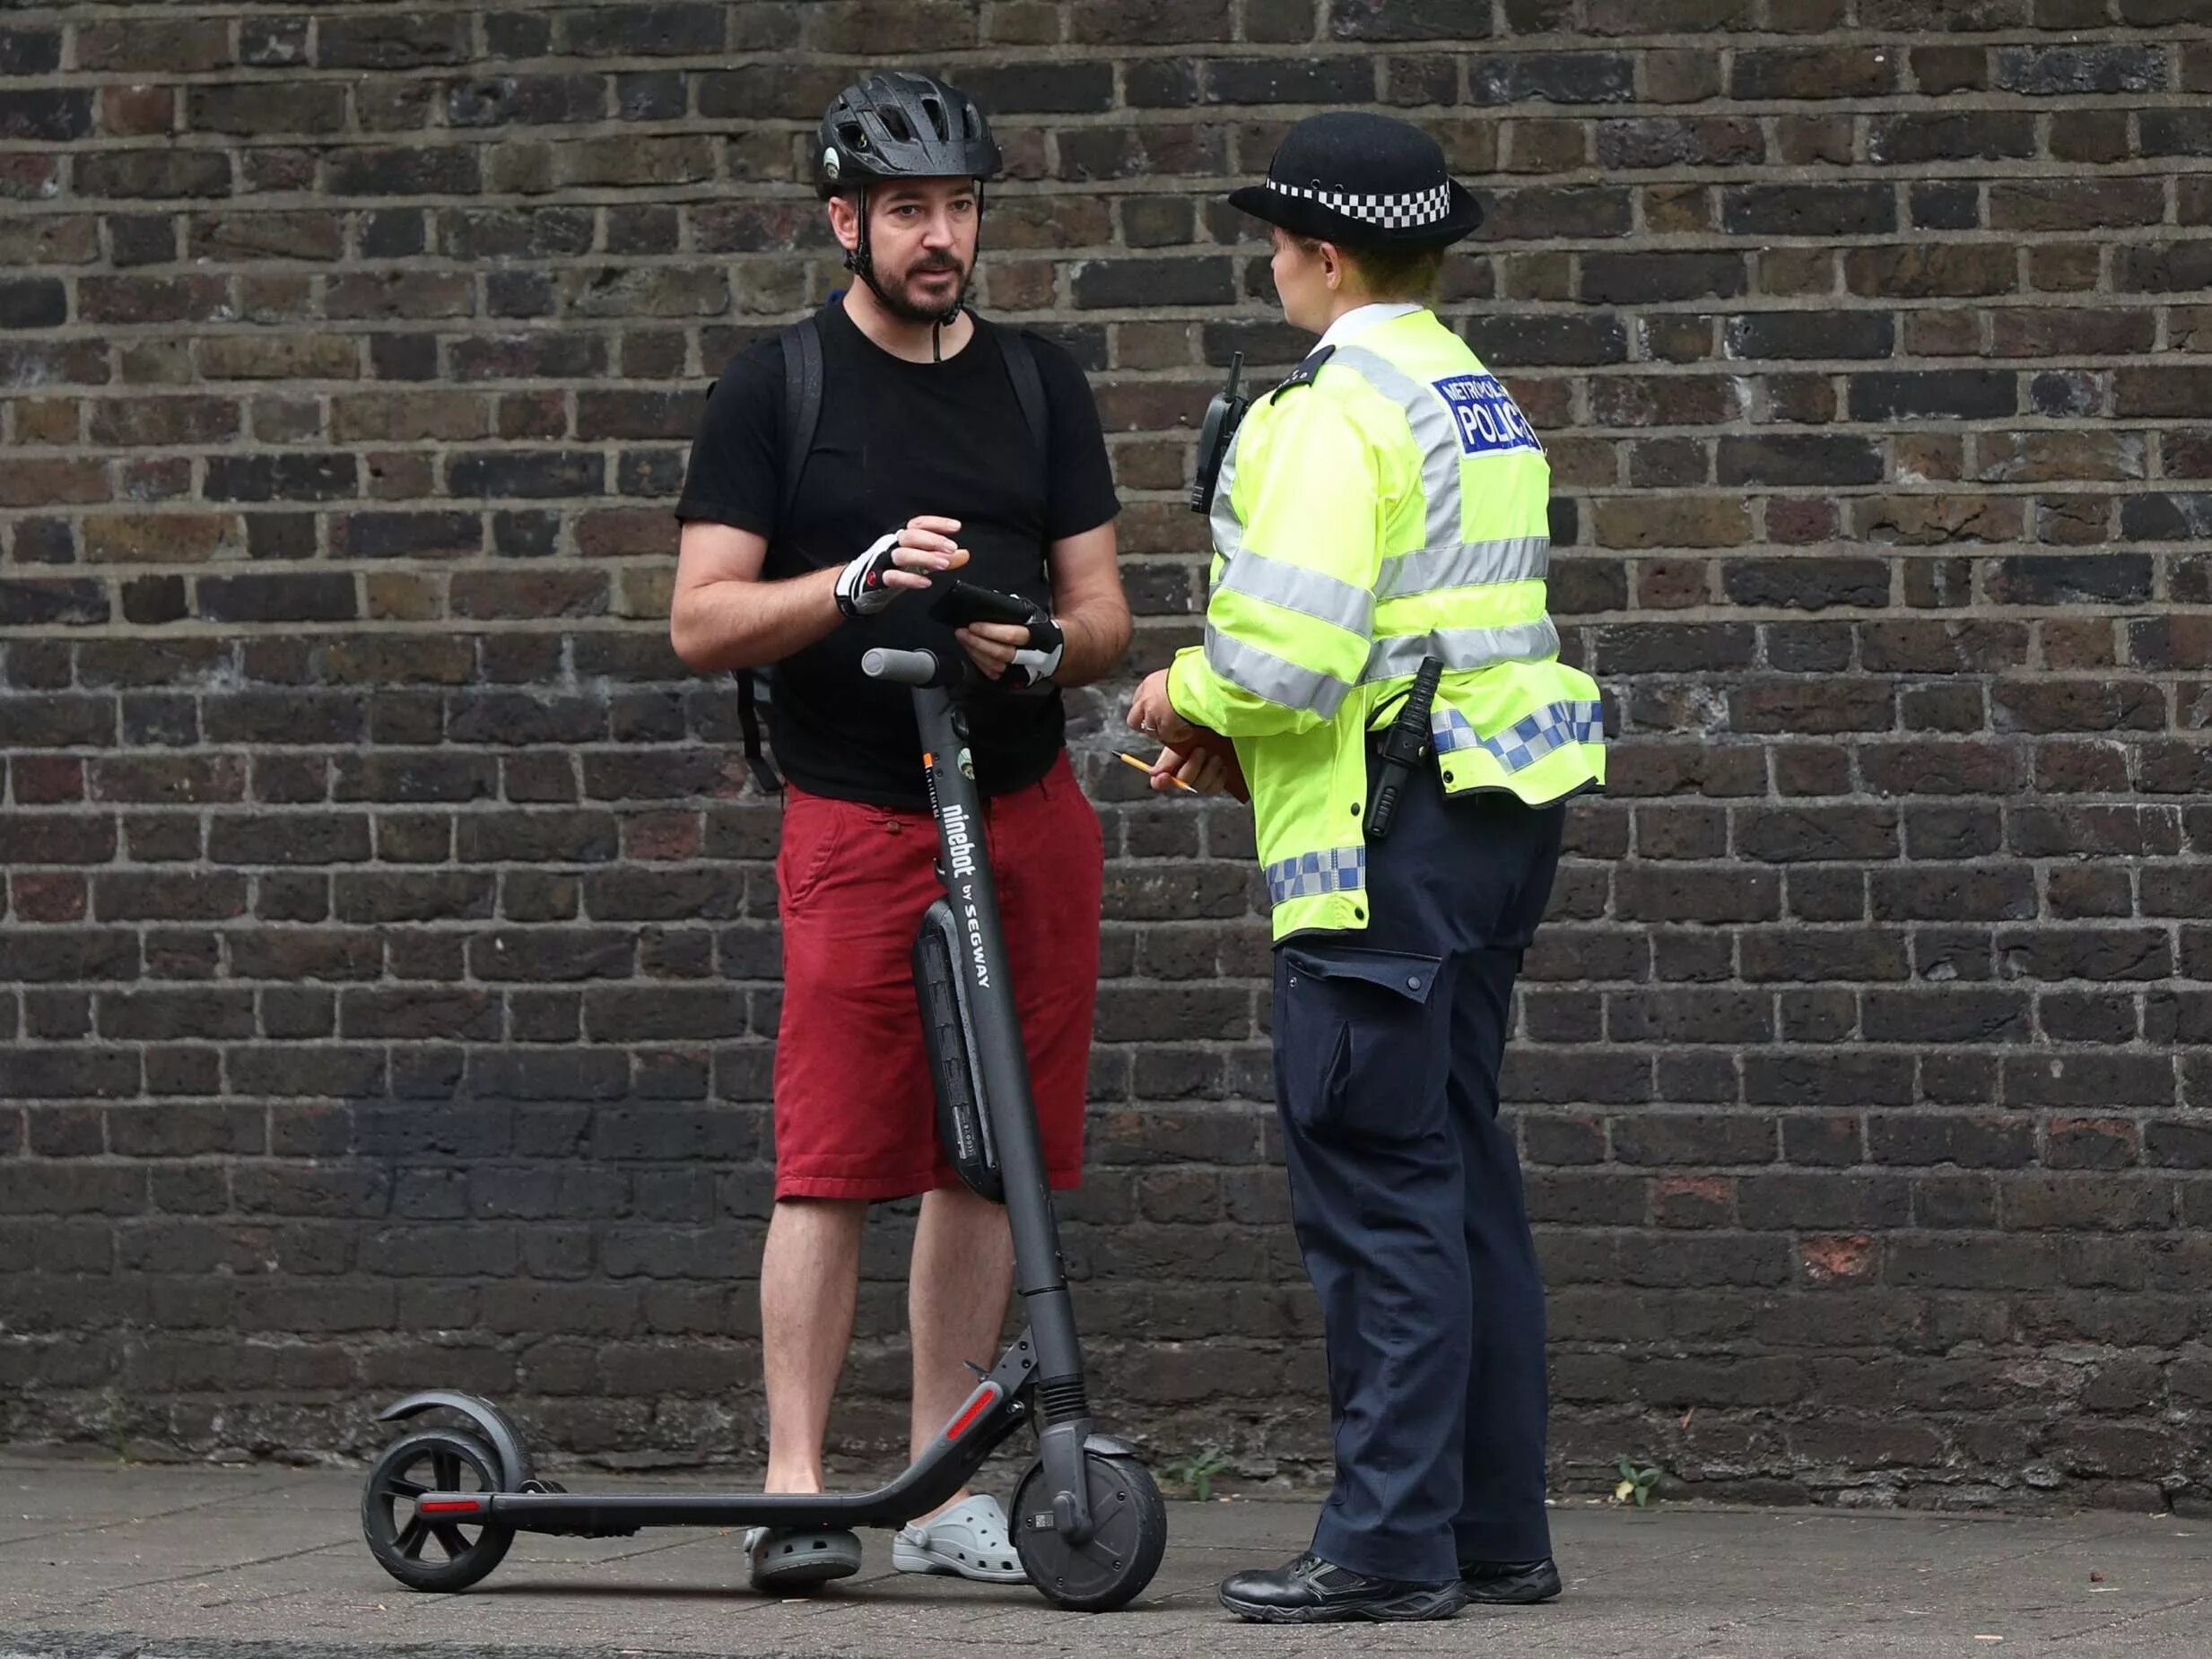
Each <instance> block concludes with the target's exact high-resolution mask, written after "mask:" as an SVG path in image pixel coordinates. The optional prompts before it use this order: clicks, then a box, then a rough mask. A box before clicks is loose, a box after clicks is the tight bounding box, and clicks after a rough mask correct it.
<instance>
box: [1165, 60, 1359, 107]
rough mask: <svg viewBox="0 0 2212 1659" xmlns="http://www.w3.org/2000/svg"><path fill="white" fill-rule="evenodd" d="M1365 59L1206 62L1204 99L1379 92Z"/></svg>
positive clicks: (1272, 99)
mask: <svg viewBox="0 0 2212 1659" xmlns="http://www.w3.org/2000/svg"><path fill="white" fill-rule="evenodd" d="M1374 83H1375V77H1374V69H1373V67H1372V65H1370V64H1368V63H1367V62H1366V60H1365V59H1363V58H1359V57H1348V58H1327V57H1319V58H1293V57H1250V58H1230V59H1216V60H1215V61H1213V62H1211V63H1208V64H1206V65H1205V68H1204V77H1203V86H1202V91H1201V101H1203V102H1206V103H1209V104H1314V103H1320V104H1336V103H1350V102H1359V101H1364V100H1369V99H1372V97H1373V95H1374Z"/></svg>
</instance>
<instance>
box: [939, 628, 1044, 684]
mask: <svg viewBox="0 0 2212 1659" xmlns="http://www.w3.org/2000/svg"><path fill="white" fill-rule="evenodd" d="M953 638H955V639H957V640H959V641H960V643H961V645H962V647H963V648H964V649H965V650H966V651H967V653H968V659H969V660H970V661H971V662H972V663H973V664H975V665H976V666H977V667H978V668H980V669H981V670H982V671H983V672H984V673H987V674H988V675H989V676H990V677H991V678H992V679H994V680H996V679H997V678H998V676H999V675H1001V674H1003V673H1006V667H1007V665H1008V664H1011V663H1012V662H1013V661H1014V654H1015V652H1016V651H1018V650H1020V649H1021V648H1022V647H1023V646H1025V645H1027V644H1028V643H1029V625H1028V624H1027V623H1025V622H971V623H969V624H968V625H967V627H965V628H955V629H954V630H953Z"/></svg>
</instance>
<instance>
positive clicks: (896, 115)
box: [875, 105, 914, 144]
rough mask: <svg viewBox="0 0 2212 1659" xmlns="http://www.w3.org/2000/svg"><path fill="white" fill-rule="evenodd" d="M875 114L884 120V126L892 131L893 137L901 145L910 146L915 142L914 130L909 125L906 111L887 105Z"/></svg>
mask: <svg viewBox="0 0 2212 1659" xmlns="http://www.w3.org/2000/svg"><path fill="white" fill-rule="evenodd" d="M875 113H876V114H877V115H878V116H880V117H882V118H883V123H884V126H886V127H888V128H890V129H891V135H892V136H893V138H895V139H897V140H898V141H899V142H900V143H902V144H910V143H913V142H914V129H913V128H912V127H911V126H909V125H908V124H907V119H906V111H905V110H903V109H893V108H891V107H890V106H888V105H886V106H884V108H882V109H878V110H877V111H876V112H875Z"/></svg>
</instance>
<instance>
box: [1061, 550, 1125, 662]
mask: <svg viewBox="0 0 2212 1659" xmlns="http://www.w3.org/2000/svg"><path fill="white" fill-rule="evenodd" d="M1116 549H1117V542H1116V538H1115V535H1114V526H1113V521H1112V520H1111V519H1109V520H1108V521H1107V522H1106V523H1104V524H1102V525H1099V526H1098V528H1097V529H1095V530H1085V531H1084V532H1083V534H1080V535H1071V536H1065V537H1063V538H1062V539H1061V540H1059V541H1057V542H1055V543H1052V552H1050V553H1049V555H1048V556H1047V559H1046V564H1047V568H1048V569H1049V570H1050V572H1051V576H1052V611H1053V614H1054V615H1055V616H1057V617H1058V619H1059V623H1060V632H1061V633H1063V634H1064V635H1066V636H1067V655H1066V656H1063V657H1061V658H1060V672H1059V673H1058V674H1056V675H1054V676H1053V677H1054V678H1055V679H1056V680H1058V682H1059V683H1060V684H1062V685H1089V684H1090V683H1091V682H1093V681H1094V680H1102V679H1104V678H1105V677H1106V676H1107V675H1108V674H1109V673H1112V672H1113V667H1114V664H1117V663H1119V661H1120V660H1121V656H1122V653H1123V652H1125V651H1127V650H1128V648H1129V601H1128V595H1125V594H1124V593H1123V592H1122V591H1121V570H1120V567H1119V564H1118V563H1117V562H1116V557H1117V552H1116Z"/></svg>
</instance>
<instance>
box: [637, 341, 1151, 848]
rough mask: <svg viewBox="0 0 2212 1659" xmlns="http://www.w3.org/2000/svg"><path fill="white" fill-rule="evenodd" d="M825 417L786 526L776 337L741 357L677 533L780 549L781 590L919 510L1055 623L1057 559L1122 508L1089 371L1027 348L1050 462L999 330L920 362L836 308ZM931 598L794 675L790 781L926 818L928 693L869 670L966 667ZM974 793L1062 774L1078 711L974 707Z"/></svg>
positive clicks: (717, 392) (825, 349)
mask: <svg viewBox="0 0 2212 1659" xmlns="http://www.w3.org/2000/svg"><path fill="white" fill-rule="evenodd" d="M819 320H820V324H821V331H822V369H823V394H822V416H821V420H820V421H819V423H818V424H817V425H816V427H815V429H814V447H812V448H811V449H810V450H809V451H808V452H807V455H808V459H807V462H806V470H805V471H804V473H801V475H800V482H799V491H798V497H797V499H796V500H795V501H794V502H793V503H792V508H791V517H790V522H789V523H788V524H786V525H778V524H777V522H776V517H777V509H778V507H779V503H780V502H781V500H782V474H783V466H784V445H785V439H784V421H785V410H784V378H783V351H782V347H781V344H780V343H779V341H778V340H777V339H776V338H775V337H774V336H772V335H771V336H770V337H769V338H768V339H765V340H762V341H760V342H758V343H755V344H753V345H752V346H750V347H748V348H747V349H746V350H745V351H744V352H740V353H739V354H738V355H737V356H736V357H735V358H733V359H732V360H730V363H729V366H728V367H727V369H724V370H723V371H722V378H720V379H719V380H718V382H717V383H716V384H715V387H714V389H713V390H712V391H711V392H710V393H709V395H708V398H707V406H706V413H705V414H704V416H703V417H702V419H701V422H700V429H699V435H698V436H697V437H696V438H695V439H693V440H692V458H691V468H690V471H689V472H688V473H686V474H685V476H684V495H683V498H682V499H681V500H679V501H678V502H677V504H676V509H675V510H676V517H678V518H684V519H691V518H703V519H708V520H710V521H711V522H713V523H716V524H726V525H736V527H737V528H738V529H740V530H750V531H752V532H753V533H754V534H758V535H763V536H766V537H768V540H769V545H768V555H767V559H766V560H765V562H764V564H763V567H762V576H763V577H764V578H768V579H771V580H774V579H778V578H788V577H794V576H803V575H805V574H806V572H808V571H809V570H818V569H823V567H825V566H832V565H843V564H845V563H847V562H848V561H849V560H851V559H852V557H853V556H854V555H855V554H856V553H858V552H861V550H863V549H864V548H866V547H867V546H868V544H869V543H872V542H874V541H875V539H876V538H877V537H879V536H881V535H883V534H884V533H885V532H886V531H890V530H895V529H897V528H898V527H899V526H900V525H903V524H905V523H906V521H907V520H908V519H910V518H912V517H915V516H916V515H918V514H921V513H937V514H942V515H943V516H945V517H948V518H957V519H958V520H960V524H961V529H960V533H959V534H958V536H957V537H955V538H954V539H955V540H956V541H957V542H958V543H960V545H962V547H965V548H966V549H967V550H968V552H969V554H970V558H969V561H968V563H967V564H966V565H964V566H962V568H961V569H960V570H959V571H958V572H957V573H956V574H957V575H958V576H959V577H960V578H962V579H963V580H966V581H970V582H973V583H975V584H977V585H978V586H984V587H995V588H998V589H1001V590H1003V591H1006V592H1009V593H1018V594H1021V595H1024V596H1026V597H1028V598H1030V599H1033V600H1035V601H1036V602H1037V603H1038V604H1042V605H1046V606H1048V607H1049V605H1050V604H1051V603H1052V584H1051V579H1050V577H1049V573H1048V571H1047V569H1046V564H1045V554H1046V552H1047V551H1048V550H1049V547H1050V546H1051V544H1052V543H1054V542H1056V541H1058V540H1059V539H1060V538H1062V537H1064V536H1070V535H1077V534H1082V533H1083V532H1084V531H1085V530H1093V529H1096V528H1097V527H1098V526H1099V525H1102V524H1104V523H1106V522H1107V521H1108V520H1109V519H1110V518H1112V517H1114V515H1115V514H1116V513H1117V512H1119V510H1120V508H1119V501H1118V499H1116V497H1115V494H1114V485H1113V474H1112V471H1111V468H1110V465H1108V462H1107V458H1106V444H1105V439H1103V437H1102V435H1101V433H1100V430H1099V421H1098V410H1097V408H1096V406H1095V405H1094V404H1093V403H1092V400H1091V388H1090V386H1089V384H1088V383H1087V382H1086V381H1085V380H1084V376H1083V370H1082V369H1081V368H1080V367H1079V366H1078V365H1077V364H1076V360H1075V359H1073V358H1072V357H1070V356H1069V355H1068V354H1067V352H1064V351H1062V350H1061V349H1060V348H1059V347H1058V346H1056V345H1054V344H1052V343H1050V342H1049V341H1045V340H1041V339H1039V338H1037V337H1036V336H1035V335H1033V334H1032V335H1031V336H1030V337H1029V344H1030V346H1031V349H1032V354H1033V355H1034V356H1035V358H1036V360H1037V371H1038V376H1039V378H1041V380H1042V381H1043V382H1044V394H1045V403H1046V406H1047V409H1048V412H1049V419H1048V421H1047V427H1048V432H1049V444H1048V447H1049V450H1050V454H1049V456H1046V457H1045V459H1044V461H1043V464H1040V462H1039V459H1038V456H1037V446H1036V440H1035V439H1033V438H1032V436H1031V433H1030V427H1029V422H1028V421H1027V420H1026V419H1024V418H1023V413H1022V405H1021V402H1020V400H1019V398H1018V396H1017V395H1016V394H1015V389H1014V381H1013V378H1011V376H1010V375H1009V374H1008V372H1007V369H1006V359H1005V356H1004V355H1003V353H1002V352H1000V350H999V344H998V339H997V332H996V331H995V330H994V329H993V328H992V326H990V325H989V324H988V323H986V322H984V321H982V319H980V318H978V319H976V326H975V334H974V337H973V338H972V339H971V340H970V341H969V343H968V344H967V345H966V347H965V348H963V349H962V351H961V352H958V353H957V354H956V355H954V356H953V357H950V358H947V359H945V360H944V361H943V362H931V363H910V362H908V361H906V360H904V359H902V358H898V357H894V356H893V355H892V354H891V353H890V352H886V351H884V349H883V348H882V347H881V346H878V345H877V344H876V343H875V342H874V341H872V340H870V339H869V338H868V337H867V335H866V334H862V333H861V332H860V330H859V328H858V326H855V324H854V323H853V321H852V319H851V318H849V317H847V316H846V315H845V310H844V308H843V306H842V305H840V303H839V302H838V300H836V299H834V298H832V300H831V301H830V303H829V304H828V305H827V306H825V307H824V308H823V311H822V313H821V317H820V319H819ZM932 597H933V595H932V594H927V593H919V592H916V593H910V594H907V595H902V596H901V597H900V598H899V599H898V600H897V601H896V602H894V603H893V604H892V605H891V606H890V607H889V608H888V609H886V610H885V611H884V612H881V613H880V614H878V615H875V616H867V617H857V618H853V619H851V620H849V621H846V622H844V623H843V624H842V625H840V627H838V628H837V629H835V630H833V631H832V632H831V633H830V634H829V635H828V636H827V637H826V638H823V639H821V640H819V641H817V642H816V643H815V644H814V645H811V646H808V647H806V649H804V650H802V651H799V652H797V654H796V655H794V656H788V657H786V658H785V659H784V660H783V661H782V662H780V663H779V664H776V671H775V681H774V686H775V695H774V697H773V699H772V700H771V705H770V717H769V731H770V734H771V742H772V743H773V744H774V747H775V751H776V759H777V761H778V762H779V764H780V765H781V766H782V768H783V769H784V771H785V773H786V774H787V775H788V777H790V779H791V781H792V782H794V783H796V784H797V785H798V786H799V787H800V788H802V789H806V790H810V791H812V792H814V794H816V795H832V796H835V797H837V798H839V799H840V800H848V801H865V802H868V803H873V804H876V805H883V806H901V807H919V806H924V805H926V804H927V790H926V788H925V786H924V783H923V778H922V758H921V745H920V738H919V734H918V732H917V731H916V729H915V725H914V710H913V704H912V701H911V696H910V693H909V692H908V691H907V690H906V689H905V688H904V687H902V686H896V685H885V684H883V683H880V682H876V681H874V680H871V679H869V678H868V677H867V675H866V674H864V673H861V671H860V658H861V656H862V654H863V653H864V652H866V651H867V649H868V647H871V646H879V645H880V646H895V647H903V648H907V649H914V648H919V647H927V648H929V649H931V650H936V651H939V652H951V653H954V654H961V647H960V642H959V641H958V640H957V639H955V638H954V637H953V630H951V629H949V628H947V627H945V626H944V625H943V624H942V623H939V622H935V621H931V620H930V619H929V615H928V609H929V604H930V601H931V599H932ZM969 721H970V730H971V740H970V747H971V750H972V751H973V753H974V756H975V768H976V783H977V786H979V787H980V788H981V789H982V790H983V791H984V792H985V793H986V794H992V795H997V794H1004V793H1005V792H1006V791H1008V790H1013V789H1022V788H1026V787H1027V786H1030V785H1031V784H1033V783H1035V782H1036V781H1037V780H1038V779H1039V778H1041V777H1043V776H1044V775H1045V773H1046V772H1048V771H1049V770H1050V769H1051V767H1052V763H1053V760H1055V759H1056V758H1057V757H1058V753H1059V750H1060V743H1061V739H1062V735H1063V721H1062V715H1061V708H1060V697H1059V693H1058V691H1048V692H1046V693H1044V694H1042V695H1037V694H1029V695H1018V696H1017V695H1013V694H1007V693H1001V692H998V691H992V690H986V691H981V692H980V693H979V694H978V695H976V696H975V697H973V698H971V699H970V702H969Z"/></svg>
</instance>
